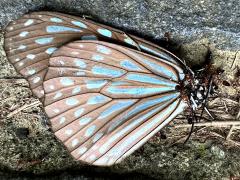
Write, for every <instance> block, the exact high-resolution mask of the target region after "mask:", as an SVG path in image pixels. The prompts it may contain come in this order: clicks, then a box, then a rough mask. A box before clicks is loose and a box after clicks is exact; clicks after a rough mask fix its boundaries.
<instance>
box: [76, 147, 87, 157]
mask: <svg viewBox="0 0 240 180" xmlns="http://www.w3.org/2000/svg"><path fill="white" fill-rule="evenodd" d="M86 151H87V148H86V147H81V148H79V149H78V154H79V155H82V154H83V153H85V152H86Z"/></svg>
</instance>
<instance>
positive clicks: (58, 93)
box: [53, 92, 62, 99]
mask: <svg viewBox="0 0 240 180" xmlns="http://www.w3.org/2000/svg"><path fill="white" fill-rule="evenodd" d="M61 96H62V93H61V92H57V93H56V94H55V96H54V97H53V99H58V98H60V97H61Z"/></svg>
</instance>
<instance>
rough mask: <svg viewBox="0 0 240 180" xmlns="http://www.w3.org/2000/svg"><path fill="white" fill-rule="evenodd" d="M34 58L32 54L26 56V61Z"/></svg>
mask: <svg viewBox="0 0 240 180" xmlns="http://www.w3.org/2000/svg"><path fill="white" fill-rule="evenodd" d="M35 57H36V55H34V54H28V55H27V58H28V59H34V58H35Z"/></svg>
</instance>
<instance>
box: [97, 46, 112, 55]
mask: <svg viewBox="0 0 240 180" xmlns="http://www.w3.org/2000/svg"><path fill="white" fill-rule="evenodd" d="M97 51H98V52H100V53H103V54H111V50H110V49H109V48H108V47H106V46H102V45H97Z"/></svg>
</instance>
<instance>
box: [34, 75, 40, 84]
mask: <svg viewBox="0 0 240 180" xmlns="http://www.w3.org/2000/svg"><path fill="white" fill-rule="evenodd" d="M40 80H41V78H40V77H38V76H36V77H34V78H33V83H34V84H36V83H38V82H39V81H40Z"/></svg>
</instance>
